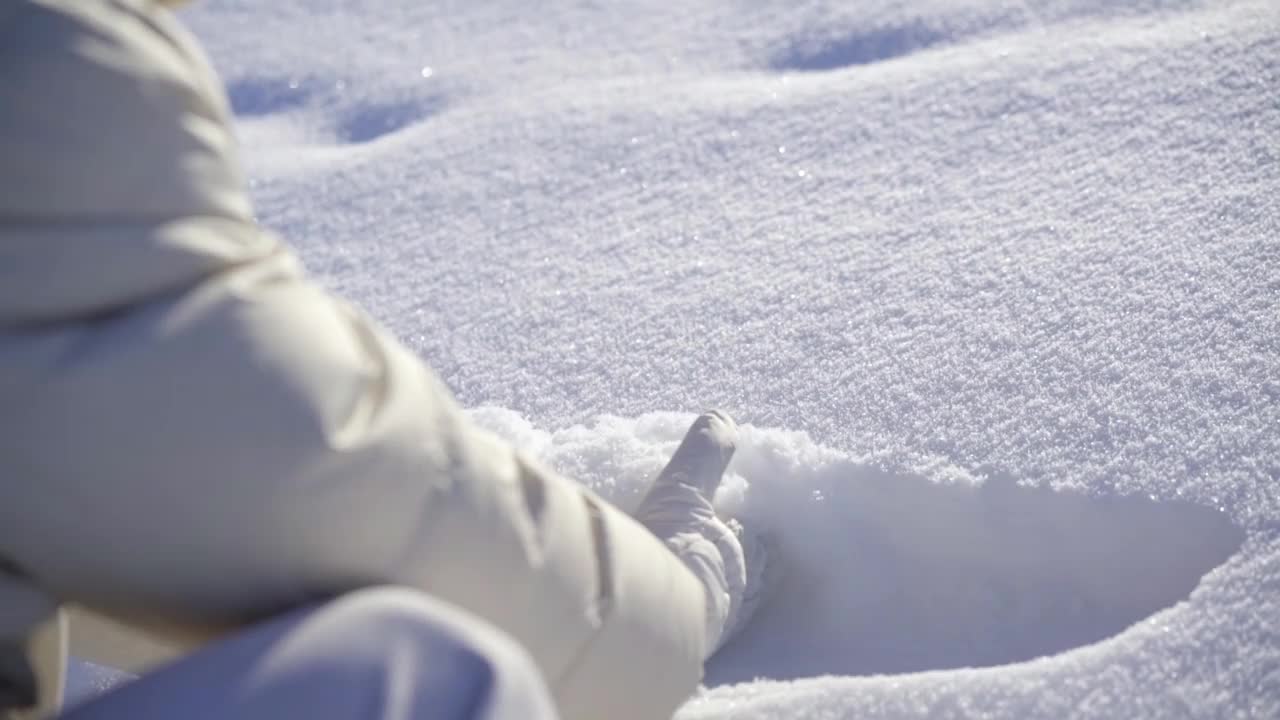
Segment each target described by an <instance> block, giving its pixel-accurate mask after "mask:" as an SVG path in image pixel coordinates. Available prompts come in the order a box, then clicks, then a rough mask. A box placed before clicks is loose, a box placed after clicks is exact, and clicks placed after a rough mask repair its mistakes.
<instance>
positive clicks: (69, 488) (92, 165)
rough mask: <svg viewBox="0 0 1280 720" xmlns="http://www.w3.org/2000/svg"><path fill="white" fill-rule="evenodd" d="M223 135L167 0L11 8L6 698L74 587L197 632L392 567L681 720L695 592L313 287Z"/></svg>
mask: <svg viewBox="0 0 1280 720" xmlns="http://www.w3.org/2000/svg"><path fill="white" fill-rule="evenodd" d="M229 124H230V116H229V111H228V108H227V103H226V101H225V98H224V95H223V92H222V90H221V86H220V83H219V82H218V80H217V78H216V77H215V76H214V74H213V72H212V70H211V69H210V67H209V65H208V63H207V62H206V61H205V60H204V58H203V57H202V55H201V53H200V51H199V50H198V48H197V47H196V44H195V43H194V41H193V40H192V39H191V38H190V37H189V36H188V35H187V34H185V33H184V32H183V31H182V30H181V29H180V28H179V27H178V26H177V24H176V21H175V20H174V19H173V18H172V17H171V16H170V15H169V14H168V13H167V12H165V11H164V10H161V9H158V8H157V7H156V6H155V3H154V2H147V1H146V0H0V483H3V485H2V490H3V496H2V499H0V706H2V705H3V703H4V702H6V701H7V702H8V703H9V704H10V705H11V706H14V705H17V704H19V703H20V702H22V701H23V700H24V699H25V696H26V695H28V694H29V691H30V690H31V688H30V684H31V683H30V680H29V678H28V677H27V673H26V669H25V668H24V667H22V664H21V663H18V662H17V660H16V659H15V658H16V651H17V649H19V648H20V647H21V646H22V645H23V644H24V643H26V642H27V641H28V640H29V638H30V635H31V632H32V630H33V628H35V627H36V626H37V625H38V624H39V623H40V622H41V620H42V619H46V618H47V617H48V616H49V615H50V613H51V612H52V611H53V609H54V608H56V607H58V606H60V605H62V604H64V603H68V602H75V603H79V604H83V605H85V606H89V607H92V608H94V609H96V610H98V611H100V612H102V613H104V614H107V615H110V616H116V617H120V618H125V619H128V620H132V621H141V622H144V623H146V624H148V625H152V626H156V627H160V626H163V627H166V628H168V629H169V630H167V631H166V632H168V633H169V634H168V636H167V637H168V639H169V640H170V641H173V642H183V643H187V644H188V645H187V646H190V644H191V643H198V642H200V641H202V639H203V638H207V637H209V633H208V632H205V631H206V630H210V631H212V632H213V633H216V632H221V631H225V630H226V629H227V628H230V627H235V626H236V625H239V624H243V623H246V622H251V621H253V620H256V619H259V618H262V617H264V616H268V615H270V614H272V613H275V612H278V611H280V610H282V609H285V608H289V607H291V606H295V605H298V604H299V603H304V602H307V601H310V600H314V599H316V598H323V597H326V596H331V595H334V594H337V593H341V592H343V591H346V590H349V589H352V588H356V587H360V586H365V585H370V584H379V583H388V582H390V583H401V584H406V585H411V586H414V587H417V588H421V589H422V590H424V591H426V592H429V593H431V594H433V595H435V596H438V597H440V598H443V599H445V600H448V601H451V602H453V603H455V604H457V605H459V606H461V607H463V608H466V609H468V610H470V611H471V612H473V613H476V614H478V615H480V616H482V617H484V618H487V619H488V620H489V621H491V622H492V623H494V624H496V625H497V626H498V627H500V628H502V629H504V630H506V631H507V632H508V633H510V634H511V635H512V636H514V637H515V638H516V639H517V640H519V641H520V642H521V643H522V644H523V645H524V646H525V647H526V648H528V649H529V651H530V652H531V654H532V655H533V657H534V658H535V660H536V661H537V663H538V665H539V667H540V668H541V669H542V671H543V673H544V675H545V677H546V679H547V681H548V683H549V685H550V687H551V689H552V692H553V694H554V695H555V697H556V699H557V702H558V705H559V709H560V711H561V713H562V714H563V716H564V717H565V718H603V717H609V718H619V719H626V718H636V719H641V718H644V719H648V718H661V717H666V716H668V715H669V714H670V713H671V712H672V710H673V709H674V708H675V707H676V706H677V705H678V704H679V702H680V701H681V700H682V699H684V698H685V697H687V695H688V694H689V693H690V692H691V691H692V690H693V689H694V687H695V686H696V684H697V682H698V680H699V678H700V676H701V667H702V660H703V657H704V654H705V650H706V648H704V644H705V642H704V622H705V618H704V610H705V606H704V595H703V590H702V587H701V586H700V584H699V583H698V581H697V580H696V579H695V578H694V576H693V575H692V574H691V573H690V572H689V571H688V570H687V569H686V568H685V567H684V566H683V565H682V564H681V563H680V562H679V561H678V560H677V559H675V557H673V556H672V555H671V554H670V553H669V552H668V551H667V550H666V548H664V547H663V546H662V544H661V543H659V542H658V540H656V539H655V538H654V537H652V535H651V534H650V533H649V532H648V531H646V530H645V529H644V528H642V527H641V526H640V525H638V524H637V523H636V522H634V521H633V520H632V519H631V518H629V517H627V516H625V515H624V514H622V513H621V512H619V511H618V510H616V509H614V508H613V507H611V506H610V505H608V504H607V503H605V502H603V501H602V500H599V499H597V498H595V497H593V496H592V495H591V494H590V493H588V492H586V491H584V490H583V489H582V488H581V487H580V486H578V485H576V484H574V483H571V482H569V481H566V480H564V479H562V478H560V477H558V476H556V475H555V474H553V473H551V472H548V471H547V470H545V469H542V468H539V467H536V466H535V465H533V464H532V463H530V462H529V461H527V460H525V459H523V458H521V457H520V456H519V455H518V454H517V453H516V452H514V451H513V450H512V449H511V448H510V447H508V446H507V445H505V444H504V443H502V442H501V441H499V440H498V439H496V438H494V437H492V436H490V435H488V434H486V433H484V432H482V431H480V430H478V429H477V428H475V427H473V426H472V425H471V424H470V423H469V421H468V420H467V418H466V417H465V416H464V415H463V414H462V413H461V412H460V411H459V409H458V407H457V406H456V404H455V403H454V401H453V400H452V399H451V397H450V394H449V392H448V391H447V389H446V388H445V387H444V386H443V385H442V384H441V383H440V382H439V381H438V380H437V379H436V377H435V376H434V375H433V374H432V373H431V372H430V371H429V370H428V369H427V368H426V367H424V366H423V364H422V363H421V362H420V361H419V359H418V358H417V357H415V356H414V355H413V354H412V353H411V352H409V351H408V350H406V349H405V348H404V347H402V346H401V345H400V344H399V343H397V342H396V340H394V339H393V338H391V337H390V336H388V335H387V334H386V333H384V332H383V331H382V330H380V329H379V328H378V327H377V326H376V325H374V324H373V323H372V322H370V321H369V320H368V319H367V318H366V317H364V316H363V315H362V314H361V313H360V312H359V311H357V310H355V309H353V308H351V307H349V306H347V305H345V304H343V303H342V302H340V301H337V300H335V299H333V298H332V297H329V296H328V295H326V294H325V293H324V292H323V291H321V290H320V289H318V288H317V287H316V286H315V285H313V284H311V283H310V282H308V281H307V279H306V278H305V277H304V276H303V273H302V272H301V270H300V268H299V265H298V263H297V262H296V261H295V259H294V258H293V257H292V256H291V255H290V253H289V251H288V250H287V249H286V248H285V247H284V246H282V245H281V244H280V243H279V242H278V241H277V240H276V239H275V238H273V237H272V236H270V235H269V234H267V233H264V232H263V231H262V230H261V229H259V228H258V227H257V226H256V225H255V223H254V222H253V220H252V219H251V214H250V205H249V201H248V199H247V197H246V195H245V193H244V191H243V182H242V177H241V173H240V170H239V167H238V165H237V162H236V159H235V141H234V139H233V136H232V133H231V130H230V127H229ZM73 636H74V633H73ZM74 642H75V639H74V637H73V643H74ZM54 647H55V650H56V645H55V646H54ZM55 654H56V653H55ZM52 684H53V683H52V682H49V683H46V686H45V690H46V694H47V693H48V691H49V689H50V687H52ZM6 698H7V700H6Z"/></svg>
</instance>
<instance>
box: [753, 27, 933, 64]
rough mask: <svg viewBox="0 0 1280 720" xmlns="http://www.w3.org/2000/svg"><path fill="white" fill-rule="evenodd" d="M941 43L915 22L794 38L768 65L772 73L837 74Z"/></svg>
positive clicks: (927, 29)
mask: <svg viewBox="0 0 1280 720" xmlns="http://www.w3.org/2000/svg"><path fill="white" fill-rule="evenodd" d="M945 39H946V36H945V35H943V34H942V33H940V32H938V31H937V30H934V29H932V28H930V27H928V26H927V25H925V24H924V23H922V22H919V21H915V22H909V23H906V24H903V25H897V26H893V27H886V28H876V29H873V30H865V31H858V32H853V33H850V34H848V35H845V36H843V37H839V38H822V37H802V38H795V39H793V40H792V41H791V43H790V45H788V46H787V48H786V49H785V50H784V51H783V52H780V53H778V54H777V55H776V56H775V57H774V59H773V62H772V63H770V65H771V66H772V67H773V69H774V70H797V71H802V72H817V71H823V70H838V69H840V68H843V67H850V66H853V65H870V64H871V63H876V62H881V61H884V60H889V59H892V58H895V57H901V56H903V55H908V54H910V53H913V52H915V51H917V50H923V49H924V48H927V47H929V46H931V45H936V44H938V43H940V42H942V41H943V40H945Z"/></svg>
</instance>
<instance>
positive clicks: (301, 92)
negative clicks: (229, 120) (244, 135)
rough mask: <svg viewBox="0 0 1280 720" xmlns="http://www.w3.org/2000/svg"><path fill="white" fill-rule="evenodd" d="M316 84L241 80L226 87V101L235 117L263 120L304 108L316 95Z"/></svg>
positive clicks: (308, 82)
mask: <svg viewBox="0 0 1280 720" xmlns="http://www.w3.org/2000/svg"><path fill="white" fill-rule="evenodd" d="M313 85H314V83H312V82H311V81H308V80H299V79H295V78H281V77H250V78H242V79H239V80H234V81H232V82H230V83H228V84H227V99H228V100H230V101H231V110H232V112H234V113H235V114H236V115H238V116H240V117H260V116H263V115H271V114H273V113H278V112H285V111H287V110H292V109H293V108H296V107H301V106H303V105H305V104H306V103H307V101H308V100H310V98H311V96H312V94H313V92H312V91H313V89H314V88H313Z"/></svg>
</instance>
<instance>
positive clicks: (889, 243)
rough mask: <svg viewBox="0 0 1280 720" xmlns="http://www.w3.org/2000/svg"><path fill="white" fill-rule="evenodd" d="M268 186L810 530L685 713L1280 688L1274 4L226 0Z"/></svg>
mask: <svg viewBox="0 0 1280 720" xmlns="http://www.w3.org/2000/svg"><path fill="white" fill-rule="evenodd" d="M184 15H185V18H186V19H187V21H188V22H189V23H190V24H191V26H192V27H193V29H194V30H195V32H196V33H197V35H198V36H199V37H200V38H201V39H202V40H203V41H204V43H205V44H206V45H207V46H208V47H209V49H210V54H211V56H212V58H213V60H214V62H215V65H217V67H218V68H219V70H220V71H221V72H222V73H223V75H224V77H225V79H226V81H227V83H228V86H229V90H230V96H231V100H232V102H233V105H234V107H235V109H236V111H237V114H238V116H239V121H238V122H239V132H240V135H241V138H242V140H243V143H244V146H245V154H246V156H247V163H248V167H249V171H250V174H251V178H252V180H251V185H252V192H253V194H254V198H255V201H256V203H257V209H258V214H259V219H260V221H261V222H262V223H263V224H264V225H265V226H267V227H270V228H272V229H274V230H276V231H279V232H280V233H281V234H283V235H284V236H285V237H287V238H288V239H289V240H290V242H291V243H293V245H294V246H295V247H296V248H297V249H298V251H299V253H300V254H301V256H302V258H303V259H304V261H305V262H306V264H307V265H308V267H309V268H310V269H311V270H312V272H313V273H314V274H315V275H316V276H317V277H318V278H320V279H321V281H322V282H323V283H325V284H326V285H327V286H328V287H330V288H332V289H334V290H336V291H338V292H341V293H343V294H345V295H346V296H348V297H350V298H351V299H353V300H354V301H355V302H357V303H358V304H360V305H361V306H363V307H364V308H365V309H366V310H368V311H369V312H370V313H371V314H373V315H374V316H376V317H377V318H379V319H380V320H381V321H382V322H383V323H385V324H386V325H387V326H388V327H389V328H390V329H391V330H392V331H393V332H395V333H396V334H397V335H398V336H399V337H401V338H402V339H403V340H404V341H405V342H406V343H408V344H409V345H410V346H412V347H413V348H414V349H415V350H417V351H419V352H420V353H421V354H422V356H423V357H424V358H425V359H426V360H427V361H428V362H429V363H430V364H431V365H432V366H433V367H435V368H436V369H437V370H438V371H439V372H440V373H441V375H442V376H443V377H444V379H445V380H446V381H447V382H448V383H449V384H450V385H451V386H452V387H453V388H454V389H455V391H456V392H457V393H458V395H459V397H460V399H461V400H462V402H463V403H465V404H466V405H468V406H469V407H472V408H474V410H473V413H474V415H475V417H476V418H477V419H478V420H479V421H480V422H482V423H483V424H485V425H486V426H488V427H491V428H493V429H495V430H496V431H498V432H500V433H502V434H504V435H505V436H507V437H509V438H511V439H512V440H514V441H516V442H518V443H520V444H522V445H523V446H525V447H527V448H528V449H529V451H530V452H532V453H535V454H537V455H539V456H542V457H544V458H546V459H547V460H548V461H550V462H551V463H552V464H553V465H554V466H555V467H557V468H559V469H560V470H561V471H563V472H565V473H566V474H568V475H569V476H572V477H575V478H577V479H579V480H581V481H583V482H585V483H587V484H589V485H590V486H592V487H595V488H596V489H598V490H600V491H601V492H602V493H604V494H606V495H607V496H609V497H611V498H613V499H615V500H617V501H618V502H620V503H621V504H623V505H624V506H626V505H627V504H628V503H634V502H635V501H636V500H637V499H638V496H639V493H640V492H641V490H642V488H643V486H644V483H645V482H646V481H647V478H648V477H649V476H651V475H652V473H654V472H655V471H656V470H657V469H658V468H659V467H660V466H661V463H662V461H663V460H664V459H665V456H666V454H667V453H669V452H670V451H671V449H673V448H674V446H675V443H676V440H677V439H678V437H679V435H680V432H681V431H682V430H683V428H684V425H685V424H686V423H687V422H688V420H689V419H690V418H691V417H692V414H693V413H694V412H696V411H698V410H701V409H703V408H704V407H710V406H717V407H723V408H725V409H727V410H729V411H730V412H732V413H733V414H734V415H735V416H736V417H737V418H738V419H739V420H740V421H741V422H743V423H745V427H744V437H743V442H742V449H741V451H740V453H739V457H738V458H736V460H735V464H734V465H733V467H732V468H731V471H732V472H733V473H734V477H733V478H731V480H730V482H728V483H727V485H726V487H725V488H724V490H723V491H722V494H721V496H720V497H719V499H718V502H719V503H720V504H721V505H722V507H724V508H726V509H727V510H730V511H733V512H736V513H739V514H741V515H743V516H744V517H745V518H746V519H747V520H748V521H749V522H750V523H751V524H752V525H753V526H754V527H755V528H757V529H759V530H761V531H767V532H771V533H774V534H776V535H777V536H778V537H779V538H780V539H781V545H780V547H781V548H782V553H783V555H784V556H785V559H786V570H787V573H786V576H785V578H784V579H783V580H782V582H781V585H780V587H779V588H778V589H777V591H776V594H775V596H774V597H773V598H772V599H771V600H770V602H769V603H768V604H767V605H766V606H765V607H764V608H763V609H762V611H761V613H760V615H759V616H758V617H757V621H756V623H754V624H753V625H752V626H751V627H750V628H749V629H748V630H747V631H746V632H745V633H744V634H743V635H742V636H740V637H739V638H738V639H737V640H736V641H735V642H734V643H733V644H732V645H730V646H729V647H727V648H726V649H725V650H724V651H723V652H722V653H721V655H720V656H718V657H717V658H715V659H714V661H713V662H712V663H711V665H710V667H709V669H708V678H707V685H708V687H707V689H706V691H705V692H703V693H701V694H700V695H699V696H698V697H695V698H694V699H692V700H691V701H690V702H689V703H688V704H687V705H686V706H685V707H684V708H683V709H682V710H681V712H680V715H679V717H681V718H684V719H686V720H694V719H695V718H758V719H762V720H763V719H766V718H799V717H806V718H846V717H858V718H879V717H885V718H913V717H930V718H953V717H956V718H959V717H983V718H1008V719H1014V718H1062V717H1076V718H1094V717H1097V718H1121V717H1133V718H1182V717H1194V718H1219V717H1221V718H1226V717H1233V718H1275V717H1280V308H1278V306H1280V182H1278V181H1280V163H1278V162H1277V158H1278V157H1280V4H1277V3H1275V2H1271V1H1265V0H1259V1H1256V2H1255V1H1250V0H1224V1H1222V2H1207V1H1206V2H1201V1H1194V0H1137V1H1135V2H1126V3H1113V2H1110V1H1109V0H1013V1H1005V0H960V1H958V2H954V1H945V2H944V1H943V0H913V1H911V2H901V1H900V0H865V1H863V2H857V3H850V2H842V1H840V0H800V1H797V2H780V1H779V2H763V1H756V0H751V1H749V2H742V1H740V0H732V1H731V0H705V1H701V2H690V3H651V2H641V1H640V0H619V1H618V2H610V3H594V2H569V1H559V0H556V1H553V2H539V3H529V2H517V1H516V0H497V1H495V2H487V3H463V2H441V3H421V2H414V1H412V0H386V1H385V2H380V3H376V4H360V3H349V2H336V1H335V0H276V1H275V2H271V3H260V2H246V1H244V0H221V1H217V2H214V1H207V2H203V3H198V4H195V5H194V6H192V7H191V9H190V10H187V11H184Z"/></svg>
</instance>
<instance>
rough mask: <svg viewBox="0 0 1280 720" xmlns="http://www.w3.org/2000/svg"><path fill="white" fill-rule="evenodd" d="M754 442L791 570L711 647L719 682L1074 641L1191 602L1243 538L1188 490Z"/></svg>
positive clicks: (1001, 658) (858, 669)
mask: <svg viewBox="0 0 1280 720" xmlns="http://www.w3.org/2000/svg"><path fill="white" fill-rule="evenodd" d="M744 449H745V450H747V455H749V456H748V457H744V458H739V460H741V461H742V462H739V463H737V464H735V467H737V468H739V469H740V470H739V471H740V472H741V473H742V474H743V475H745V476H746V477H747V478H748V479H749V480H751V487H750V490H749V496H748V507H747V512H748V517H750V515H751V514H752V513H754V514H756V515H759V516H760V518H761V519H760V520H758V521H757V522H759V524H760V526H761V527H767V526H769V525H771V524H773V525H776V526H777V528H778V529H777V534H778V539H779V548H778V551H777V552H778V555H779V556H781V557H782V563H783V564H782V568H783V572H784V573H785V576H784V577H783V578H782V579H781V580H779V581H778V582H777V585H776V587H774V588H773V594H772V595H771V596H770V597H769V599H768V600H767V601H766V602H765V604H764V605H763V606H762V607H761V608H760V610H759V611H758V612H757V614H756V617H755V618H754V619H753V620H752V622H751V623H750V624H749V625H748V626H747V627H746V628H744V629H743V631H742V632H741V634H740V635H739V636H738V637H736V638H735V639H733V640H732V641H731V643H730V644H729V645H727V646H726V647H725V648H724V650H723V651H722V652H721V653H720V654H719V655H717V656H716V657H715V658H713V659H712V661H711V662H710V664H709V665H708V672H707V678H706V682H707V684H709V685H716V684H724V683H730V682H739V681H748V680H752V679H754V678H758V677H765V678H774V679H791V678H797V677H805V676H814V675H824V674H839V675H865V674H878V673H904V672H914V671H921V670H935V669H941V668H956V667H972V666H990V665H999V664H1004V663H1011V662H1018V661H1022V660H1028V659H1031V658H1035V657H1038V656H1042V655H1047V654H1052V653H1058V652H1062V651H1064V650H1067V649H1069V648H1073V647H1078V646H1081V645H1086V644H1089V643H1093V642H1097V641H1099V640H1102V639H1104V638H1107V637H1109V636H1112V635H1115V634H1117V633H1119V632H1120V631H1122V630H1124V629H1125V628H1126V627H1128V626H1130V625H1132V624H1133V623H1135V622H1137V621H1139V620H1141V619H1143V618H1145V617H1147V616H1149V615H1151V614H1153V613H1155V612H1157V611H1159V610H1161V609H1163V608H1166V607H1169V606H1171V605H1173V604H1175V603H1177V602H1179V601H1180V600H1183V599H1184V598H1186V597H1187V596H1188V594H1190V592H1191V590H1192V589H1193V588H1194V587H1195V586H1196V584H1197V583H1198V582H1199V580H1200V578H1201V577H1202V576H1203V575H1204V574H1205V573H1206V572H1208V571H1209V570H1211V569H1212V568H1214V567H1215V566H1217V565H1219V564H1220V563H1222V562H1223V561H1224V560H1226V559H1227V558H1228V557H1229V556H1230V555H1231V554H1232V553H1234V552H1235V551H1236V550H1237V549H1238V548H1239V547H1240V545H1241V543H1242V542H1243V533H1242V531H1241V530H1240V529H1239V528H1238V527H1236V526H1235V525H1233V524H1232V523H1231V522H1230V521H1229V520H1228V519H1227V517H1226V516H1225V515H1224V514H1222V513H1220V512H1217V511H1215V510H1212V509H1209V508H1205V507H1201V506H1197V505H1192V504H1187V503H1181V502H1156V501H1152V500H1149V499H1147V498H1145V497H1097V498H1092V497H1087V496H1084V495H1077V494H1069V493H1063V492H1054V491H1052V490H1048V489H1033V488H1025V487H1019V486H1017V485H1016V484H1015V483H1014V482H1013V481H1012V480H1010V479H1008V478H1004V479H996V480H990V481H988V482H987V483H985V484H983V485H980V486H968V485H963V486H962V485H950V484H938V483H934V482H930V481H928V480H925V479H923V478H919V477H908V476H894V475H890V474H887V473H884V472H882V471H879V470H875V469H872V468H868V467H866V466H860V465H855V464H852V463H848V462H843V463H841V462H837V463H835V464H833V465H829V466H826V467H825V468H822V469H818V468H815V467H809V468H807V469H805V468H792V469H791V470H788V469H787V468H785V467H782V465H780V464H777V463H776V462H774V461H770V460H768V459H765V458H764V457H763V455H762V454H761V453H759V452H758V451H757V452H753V451H752V450H751V449H750V448H744ZM740 454H741V453H740ZM771 462H774V467H769V465H770V463H771ZM784 464H785V463H784ZM774 472H780V473H781V476H779V475H771V474H772V473H774ZM771 477H772V479H771ZM779 479H780V480H781V481H777V480H779ZM766 481H767V482H766ZM751 496H755V497H751ZM753 508H754V510H753ZM796 518H803V519H804V522H795V519H796ZM788 519H790V520H791V521H790V522H788V521H787V520H788Z"/></svg>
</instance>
